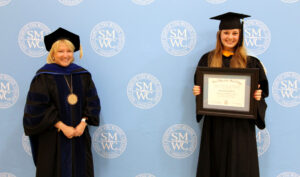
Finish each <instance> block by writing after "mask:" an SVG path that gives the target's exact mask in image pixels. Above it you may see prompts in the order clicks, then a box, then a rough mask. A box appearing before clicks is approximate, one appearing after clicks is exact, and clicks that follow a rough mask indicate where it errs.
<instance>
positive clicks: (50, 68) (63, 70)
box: [36, 63, 89, 75]
mask: <svg viewBox="0 0 300 177" xmlns="http://www.w3.org/2000/svg"><path fill="white" fill-rule="evenodd" d="M43 73H46V74H55V75H66V74H82V73H89V72H88V71H87V70H85V69H84V68H82V67H80V66H78V65H76V64H74V63H71V64H70V65H69V66H68V67H62V66H59V65H57V64H55V63H52V64H45V65H44V66H43V67H42V68H41V69H39V70H38V71H37V73H36V75H40V74H43Z"/></svg>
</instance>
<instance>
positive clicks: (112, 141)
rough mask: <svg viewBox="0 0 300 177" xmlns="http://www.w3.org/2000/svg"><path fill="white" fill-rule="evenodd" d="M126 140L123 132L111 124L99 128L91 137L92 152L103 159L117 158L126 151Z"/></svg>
mask: <svg viewBox="0 0 300 177" xmlns="http://www.w3.org/2000/svg"><path fill="white" fill-rule="evenodd" d="M126 146H127V138H126V135H125V133H124V131H123V130H122V129H121V128H120V127H118V126H116V125H113V124H106V125H102V126H100V127H99V128H98V129H97V130H96V131H95V133H94V135H93V147H94V150H95V151H96V152H97V153H98V154H99V155H100V156H102V157H104V158H109V159H112V158H117V157H119V156H120V155H121V154H122V153H123V152H124V151H125V149H126Z"/></svg>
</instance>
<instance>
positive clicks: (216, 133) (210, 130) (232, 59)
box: [193, 12, 269, 177]
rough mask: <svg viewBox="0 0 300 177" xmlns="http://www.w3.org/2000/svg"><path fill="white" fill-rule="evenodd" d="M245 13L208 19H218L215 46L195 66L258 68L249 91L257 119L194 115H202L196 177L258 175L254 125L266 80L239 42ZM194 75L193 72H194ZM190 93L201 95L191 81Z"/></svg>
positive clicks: (261, 112)
mask: <svg viewBox="0 0 300 177" xmlns="http://www.w3.org/2000/svg"><path fill="white" fill-rule="evenodd" d="M246 17H249V16H248V15H243V14H237V13H232V12H229V13H226V14H222V15H219V16H216V17H213V18H211V19H216V20H221V22H220V25H219V31H218V33H217V44H216V48H215V49H214V50H212V51H210V52H208V53H206V54H204V55H203V56H202V57H201V59H200V61H199V63H198V66H202V67H219V68H220V67H225V68H226V67H230V68H258V69H259V81H258V88H259V89H257V90H256V91H255V93H254V94H253V97H254V99H255V100H256V101H257V104H258V106H257V109H258V110H257V119H256V120H252V119H239V118H228V117H216V116H203V115H197V121H198V122H199V121H200V120H201V119H202V117H204V118H203V119H204V122H203V128H202V138H201V145H200V154H199V161H198V169H197V177H259V166H258V155H257V145H256V133H255V125H256V126H257V127H258V128H260V129H264V128H265V120H264V117H265V111H266V108H267V105H266V102H265V100H264V98H265V97H267V96H268V92H269V91H268V80H267V77H266V74H265V72H264V68H263V66H262V64H261V63H260V61H259V60H258V59H257V58H255V57H252V56H247V53H246V49H245V47H244V44H243V23H241V22H240V19H243V18H246ZM195 77H196V75H195ZM193 93H194V95H199V94H201V88H200V86H199V85H197V83H196V81H195V86H194V88H193Z"/></svg>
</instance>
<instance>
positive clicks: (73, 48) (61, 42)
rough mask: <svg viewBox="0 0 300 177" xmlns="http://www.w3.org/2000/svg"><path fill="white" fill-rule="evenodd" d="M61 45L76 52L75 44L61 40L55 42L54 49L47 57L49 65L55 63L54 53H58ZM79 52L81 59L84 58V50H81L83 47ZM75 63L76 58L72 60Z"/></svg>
mask: <svg viewBox="0 0 300 177" xmlns="http://www.w3.org/2000/svg"><path fill="white" fill-rule="evenodd" d="M61 44H66V46H67V47H68V48H69V49H70V50H71V51H72V52H74V50H75V46H74V45H73V43H72V42H71V41H69V40H67V39H59V40H57V41H55V42H54V43H53V44H52V47H51V49H50V51H49V54H48V56H47V63H48V64H50V63H55V61H54V53H55V52H57V50H58V48H59V46H60V45H61ZM79 51H80V55H79V57H80V58H82V55H83V52H82V48H81V45H80V48H79ZM73 61H74V56H73V58H72V62H73Z"/></svg>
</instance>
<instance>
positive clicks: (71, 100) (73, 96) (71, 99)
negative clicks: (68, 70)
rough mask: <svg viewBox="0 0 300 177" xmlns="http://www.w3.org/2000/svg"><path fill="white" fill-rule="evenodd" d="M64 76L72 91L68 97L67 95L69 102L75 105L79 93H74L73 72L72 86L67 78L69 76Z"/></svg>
mask: <svg viewBox="0 0 300 177" xmlns="http://www.w3.org/2000/svg"><path fill="white" fill-rule="evenodd" d="M64 78H65V80H66V82H67V85H68V87H69V89H70V92H71V93H70V94H69V95H68V97H67V101H68V103H69V104H70V105H75V104H76V103H77V101H78V98H77V95H76V94H74V93H73V85H72V74H71V86H70V84H69V82H68V80H67V78H66V76H65V75H64Z"/></svg>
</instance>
